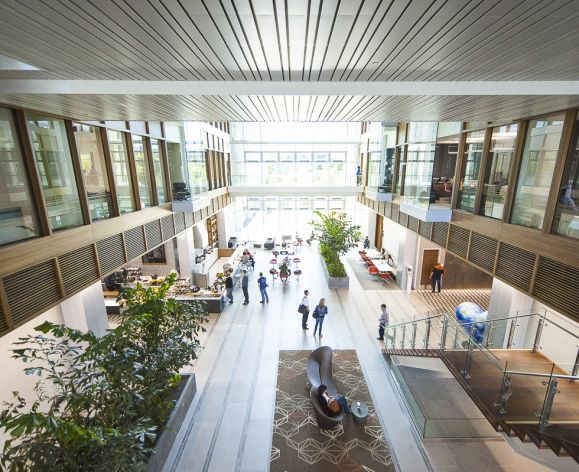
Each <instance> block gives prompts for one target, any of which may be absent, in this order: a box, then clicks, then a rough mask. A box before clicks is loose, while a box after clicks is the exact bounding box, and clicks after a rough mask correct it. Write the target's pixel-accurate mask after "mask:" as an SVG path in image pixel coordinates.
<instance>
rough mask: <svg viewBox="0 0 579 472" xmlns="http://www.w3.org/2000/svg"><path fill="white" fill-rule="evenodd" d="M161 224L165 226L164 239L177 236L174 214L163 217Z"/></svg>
mask: <svg viewBox="0 0 579 472" xmlns="http://www.w3.org/2000/svg"><path fill="white" fill-rule="evenodd" d="M161 226H162V227H163V239H169V238H171V237H173V236H175V225H174V223H173V215H168V216H164V217H163V218H161Z"/></svg>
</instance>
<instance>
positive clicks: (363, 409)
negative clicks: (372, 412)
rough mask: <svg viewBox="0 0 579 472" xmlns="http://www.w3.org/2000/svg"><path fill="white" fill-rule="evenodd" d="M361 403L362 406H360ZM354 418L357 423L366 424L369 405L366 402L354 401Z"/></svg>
mask: <svg viewBox="0 0 579 472" xmlns="http://www.w3.org/2000/svg"><path fill="white" fill-rule="evenodd" d="M358 403H360V406H358ZM352 418H353V419H354V423H357V424H366V419H367V418H368V405H366V403H364V402H357V401H355V400H354V401H353V402H352Z"/></svg>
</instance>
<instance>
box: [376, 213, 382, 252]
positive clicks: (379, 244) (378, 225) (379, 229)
mask: <svg viewBox="0 0 579 472" xmlns="http://www.w3.org/2000/svg"><path fill="white" fill-rule="evenodd" d="M383 221H384V217H383V216H382V215H378V214H377V215H376V233H375V234H374V245H375V246H376V249H378V250H380V249H382V234H383V228H382V225H383Z"/></svg>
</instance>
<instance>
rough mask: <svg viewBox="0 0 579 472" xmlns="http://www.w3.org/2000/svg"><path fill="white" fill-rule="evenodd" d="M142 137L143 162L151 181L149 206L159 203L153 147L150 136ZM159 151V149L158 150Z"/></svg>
mask: <svg viewBox="0 0 579 472" xmlns="http://www.w3.org/2000/svg"><path fill="white" fill-rule="evenodd" d="M142 138H143V144H144V145H143V153H144V154H145V163H146V165H147V167H148V168H149V177H150V179H149V180H150V182H151V196H152V197H153V201H152V202H151V206H158V205H159V195H157V177H156V176H155V166H154V164H153V148H152V146H151V138H149V137H147V136H142ZM159 152H161V150H159Z"/></svg>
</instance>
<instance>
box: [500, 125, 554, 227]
mask: <svg viewBox="0 0 579 472" xmlns="http://www.w3.org/2000/svg"><path fill="white" fill-rule="evenodd" d="M564 119H565V116H564V115H557V116H550V117H546V118H540V119H537V120H531V121H529V124H528V128H527V133H526V137H525V145H524V148H523V154H522V157H521V165H520V167H519V176H518V180H517V188H516V189H515V200H514V204H513V209H512V213H511V223H514V224H517V225H522V226H527V227H529V228H536V229H541V228H542V227H543V218H544V216H545V208H546V206H547V199H548V197H549V189H550V188H551V182H552V180H553V172H554V170H555V162H556V160H557V152H558V150H559V142H560V141H561V133H562V131H563V121H564Z"/></svg>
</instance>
